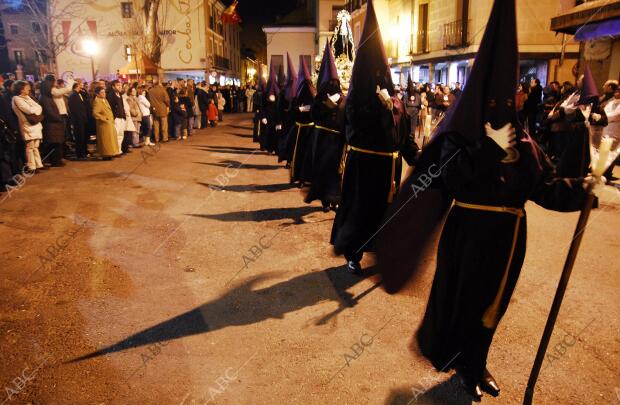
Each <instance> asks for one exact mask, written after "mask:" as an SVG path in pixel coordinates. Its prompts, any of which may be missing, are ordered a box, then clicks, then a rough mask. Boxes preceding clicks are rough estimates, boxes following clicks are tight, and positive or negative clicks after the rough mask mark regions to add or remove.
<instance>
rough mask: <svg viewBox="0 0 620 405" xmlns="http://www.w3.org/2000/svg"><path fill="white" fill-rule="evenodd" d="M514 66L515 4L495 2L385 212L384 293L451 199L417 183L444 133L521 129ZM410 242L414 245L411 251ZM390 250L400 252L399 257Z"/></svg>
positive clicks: (416, 258)
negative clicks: (456, 84)
mask: <svg viewBox="0 0 620 405" xmlns="http://www.w3.org/2000/svg"><path fill="white" fill-rule="evenodd" d="M518 65H519V64H518V47H517V32H516V16H515V2H514V0H501V1H495V3H494V5H493V8H492V10H491V15H490V17H489V21H488V23H487V26H486V30H485V32H484V36H483V38H482V41H481V43H480V48H479V50H478V53H477V55H476V59H475V61H474V65H473V68H472V71H471V74H470V75H469V78H468V80H467V86H465V90H463V93H462V94H461V96H460V97H459V98H458V99H457V101H456V102H455V103H454V104H453V106H452V108H450V109H449V110H448V112H447V114H446V118H445V119H444V120H443V122H442V124H441V125H440V128H439V129H438V130H437V131H436V132H435V134H434V136H433V139H432V141H431V143H430V144H429V145H427V147H426V148H425V149H424V151H423V153H422V155H421V156H420V159H419V161H418V165H417V167H416V171H415V172H414V173H410V175H409V176H408V178H407V180H406V181H405V183H404V184H403V187H402V190H403V192H402V193H401V194H400V195H399V197H398V199H397V200H396V201H395V203H394V204H393V205H392V206H391V207H390V209H389V210H388V214H387V215H386V219H389V218H391V217H392V216H395V215H396V216H395V217H394V218H392V219H391V220H387V221H386V223H385V227H384V229H383V230H382V232H381V234H380V235H379V237H378V240H377V254H378V256H379V258H380V262H379V264H378V266H379V269H380V271H381V272H382V274H383V278H384V283H385V284H384V285H385V289H386V291H388V292H390V293H394V292H396V291H398V290H399V289H400V288H401V287H402V286H403V285H404V283H405V282H406V281H407V280H408V279H409V278H410V277H411V276H412V274H413V273H414V272H415V271H416V270H417V269H418V267H419V265H420V264H421V261H422V260H423V259H424V255H425V253H426V252H425V250H426V248H428V247H429V245H430V244H431V242H432V241H433V240H434V238H433V237H434V236H436V234H435V230H436V229H437V228H438V227H439V226H440V224H441V221H442V219H443V217H444V215H445V213H446V210H447V209H448V208H449V207H450V204H451V202H452V200H451V198H448V197H447V196H446V195H445V193H444V191H443V190H442V187H443V185H442V183H441V178H439V177H438V178H433V182H432V184H430V186H424V185H423V183H420V181H421V180H420V178H421V176H422V177H423V176H424V175H425V174H427V172H428V170H429V167H430V168H431V170H432V168H436V167H435V166H434V165H436V164H437V162H439V160H440V153H441V147H442V141H443V135H444V134H447V133H458V134H460V135H461V136H463V137H464V138H465V139H466V140H467V141H468V142H476V141H477V140H479V139H480V138H482V137H484V136H486V135H485V130H484V124H485V123H486V122H490V123H491V126H492V127H493V128H496V129H498V128H501V127H503V126H504V125H506V124H507V123H508V122H511V123H512V124H513V126H514V127H515V128H516V129H517V131H518V132H520V131H519V128H520V126H519V124H518V120H517V112H516V108H515V93H516V92H515V89H516V88H517V83H518ZM424 179H425V178H424ZM420 184H422V186H421V187H420ZM405 229H416V231H415V232H409V231H405ZM403 232H409V236H410V237H409V238H398V237H395V236H396V235H399V234H401V233H403ZM411 246H416V249H415V250H413V251H412V250H411V248H410V247H411ZM394 252H403V257H400V256H399V255H394Z"/></svg>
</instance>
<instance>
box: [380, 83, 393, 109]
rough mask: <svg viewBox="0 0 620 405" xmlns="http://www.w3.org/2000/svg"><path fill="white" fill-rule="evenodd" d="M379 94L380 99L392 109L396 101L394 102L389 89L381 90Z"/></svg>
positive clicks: (386, 106)
mask: <svg viewBox="0 0 620 405" xmlns="http://www.w3.org/2000/svg"><path fill="white" fill-rule="evenodd" d="M377 89H379V86H377ZM377 95H378V96H379V100H381V102H382V103H383V105H384V106H385V108H387V109H388V110H390V111H392V108H394V103H393V102H392V98H391V97H390V93H388V91H387V89H381V90H379V91H378V92H377Z"/></svg>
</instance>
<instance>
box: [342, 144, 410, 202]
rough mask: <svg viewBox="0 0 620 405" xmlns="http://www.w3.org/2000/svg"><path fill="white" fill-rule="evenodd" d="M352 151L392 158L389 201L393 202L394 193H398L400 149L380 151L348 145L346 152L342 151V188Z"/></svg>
mask: <svg viewBox="0 0 620 405" xmlns="http://www.w3.org/2000/svg"><path fill="white" fill-rule="evenodd" d="M350 151H355V152H360V153H366V154H368V155H376V156H385V157H390V158H392V178H391V182H390V191H389V193H388V197H387V202H389V203H391V202H392V201H393V200H394V195H395V194H396V162H397V161H398V159H399V158H400V152H399V151H396V152H378V151H375V150H370V149H362V148H358V147H357V146H351V145H347V146H346V147H345V148H344V152H343V153H342V160H341V162H340V172H341V173H342V180H341V188H342V182H344V172H345V169H346V165H347V156H348V154H349V152H350Z"/></svg>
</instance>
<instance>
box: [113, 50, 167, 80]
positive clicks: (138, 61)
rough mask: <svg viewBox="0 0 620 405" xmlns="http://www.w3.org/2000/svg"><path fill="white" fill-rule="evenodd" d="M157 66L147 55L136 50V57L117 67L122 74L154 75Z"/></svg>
mask: <svg viewBox="0 0 620 405" xmlns="http://www.w3.org/2000/svg"><path fill="white" fill-rule="evenodd" d="M158 69H159V68H158V67H157V65H156V64H155V63H153V61H152V60H151V59H149V58H148V56H145V55H144V54H142V52H138V53H137V54H136V58H135V59H134V60H132V61H131V62H129V63H127V64H126V65H125V66H123V67H122V68H120V69H119V73H120V74H122V75H156V74H157V73H158Z"/></svg>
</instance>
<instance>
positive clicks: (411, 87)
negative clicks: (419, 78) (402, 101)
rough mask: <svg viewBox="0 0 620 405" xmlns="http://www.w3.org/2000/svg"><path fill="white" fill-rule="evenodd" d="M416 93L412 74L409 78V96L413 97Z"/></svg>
mask: <svg viewBox="0 0 620 405" xmlns="http://www.w3.org/2000/svg"><path fill="white" fill-rule="evenodd" d="M414 92H415V86H414V85H413V80H411V73H409V75H408V76H407V94H409V95H411V94H412V93H414Z"/></svg>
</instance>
